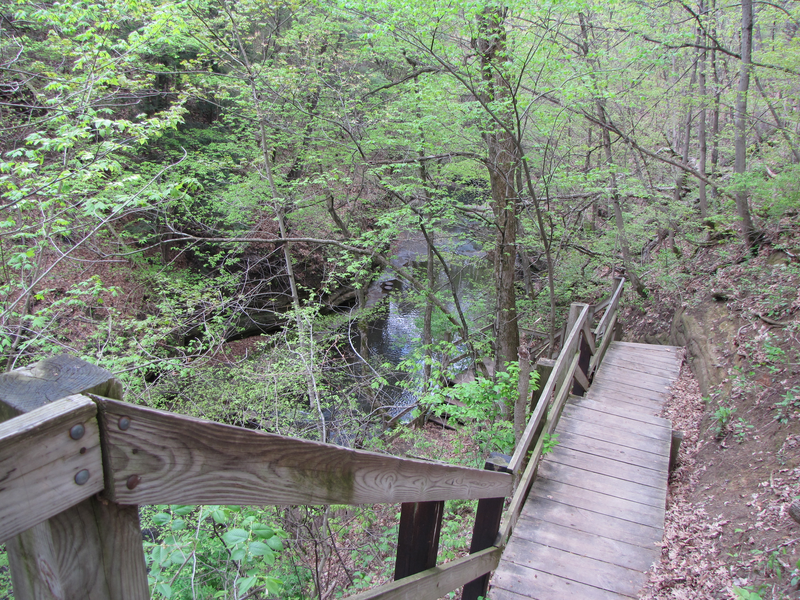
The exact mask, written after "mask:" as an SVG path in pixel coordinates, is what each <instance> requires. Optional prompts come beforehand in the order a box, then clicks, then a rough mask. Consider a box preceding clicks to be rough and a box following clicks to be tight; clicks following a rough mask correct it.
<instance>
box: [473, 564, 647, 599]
mask: <svg viewBox="0 0 800 600" xmlns="http://www.w3.org/2000/svg"><path fill="white" fill-rule="evenodd" d="M492 587H493V589H492V591H491V592H490V594H489V596H490V597H491V598H492V600H501V599H508V600H518V599H520V598H554V599H555V598H558V599H559V600H565V599H568V598H575V599H576V600H578V599H580V600H619V599H620V598H621V597H623V598H624V597H625V596H620V595H619V594H617V593H615V592H610V591H608V590H603V589H601V588H597V587H593V586H590V585H586V584H584V583H579V582H577V581H574V580H570V579H566V578H563V577H557V576H554V575H550V574H549V573H545V572H543V571H539V570H537V569H529V568H526V567H523V566H520V565H517V564H514V563H513V562H511V561H505V562H504V561H501V562H500V566H499V567H498V568H497V571H495V574H494V577H493V579H492ZM495 589H496V591H497V594H495ZM509 594H513V595H509ZM628 597H631V596H628Z"/></svg>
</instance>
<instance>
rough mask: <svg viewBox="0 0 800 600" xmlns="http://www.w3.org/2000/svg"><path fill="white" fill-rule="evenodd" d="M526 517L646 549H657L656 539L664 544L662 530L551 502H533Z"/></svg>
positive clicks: (525, 510)
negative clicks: (655, 547) (655, 546)
mask: <svg viewBox="0 0 800 600" xmlns="http://www.w3.org/2000/svg"><path fill="white" fill-rule="evenodd" d="M522 516H523V517H528V516H530V517H534V518H537V519H541V520H542V521H548V522H550V523H558V524H561V525H567V526H569V527H571V528H573V529H577V530H579V531H585V532H586V533H594V534H595V535H601V536H604V537H607V538H611V539H612V540H618V541H620V542H625V543H626V544H631V545H633V546H641V547H642V548H652V547H654V545H655V542H654V541H653V539H654V536H656V539H657V540H658V541H659V542H660V541H661V534H662V528H660V527H650V526H648V525H640V524H639V523H634V522H632V521H626V520H625V519H618V518H616V517H610V516H608V515H604V514H602V513H599V512H595V511H592V510H587V509H585V508H577V507H575V506H570V505H569V504H562V503H561V502H556V501H555V500H549V499H547V498H538V497H532V498H529V499H528V502H527V503H526V504H525V507H524V508H523V509H522Z"/></svg>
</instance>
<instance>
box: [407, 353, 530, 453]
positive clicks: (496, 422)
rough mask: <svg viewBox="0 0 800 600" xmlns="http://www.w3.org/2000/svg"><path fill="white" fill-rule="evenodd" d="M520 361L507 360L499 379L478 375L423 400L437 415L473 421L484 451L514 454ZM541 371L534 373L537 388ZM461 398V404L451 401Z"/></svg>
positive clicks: (471, 422)
mask: <svg viewBox="0 0 800 600" xmlns="http://www.w3.org/2000/svg"><path fill="white" fill-rule="evenodd" d="M518 380H519V364H518V363H507V364H506V370H505V371H500V372H499V373H497V374H496V375H495V379H494V380H491V379H487V378H484V377H478V378H476V379H475V380H474V381H471V382H468V383H460V384H457V385H455V386H453V387H450V388H442V389H438V390H434V391H431V392H429V393H428V394H427V395H426V396H424V397H423V398H421V399H420V403H421V404H423V405H425V406H427V407H428V408H429V409H430V410H431V411H432V412H433V413H434V414H437V415H439V416H442V415H445V414H447V415H449V416H451V417H453V418H455V419H458V420H462V421H465V422H467V423H470V424H472V426H473V427H474V428H475V439H476V440H477V441H478V442H479V444H480V446H481V448H482V449H483V452H484V454H487V453H489V452H502V453H506V454H508V453H511V452H513V449H514V423H513V420H509V418H511V417H510V415H513V412H514V403H515V401H516V399H517V396H518V394H517V383H518ZM537 385H538V373H536V372H533V373H532V374H531V388H530V389H532V390H535V389H537V387H536V386H537ZM449 399H454V400H457V401H458V402H459V403H461V404H453V403H450V402H448V400H449Z"/></svg>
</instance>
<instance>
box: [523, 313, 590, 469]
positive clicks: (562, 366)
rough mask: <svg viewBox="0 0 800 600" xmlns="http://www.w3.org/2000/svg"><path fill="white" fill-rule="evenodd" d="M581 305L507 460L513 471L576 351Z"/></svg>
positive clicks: (531, 440) (579, 330)
mask: <svg viewBox="0 0 800 600" xmlns="http://www.w3.org/2000/svg"><path fill="white" fill-rule="evenodd" d="M582 306H583V308H582V309H581V311H580V313H579V315H578V318H577V320H576V322H575V325H574V326H573V328H572V330H571V331H570V333H569V335H568V336H567V338H566V341H565V342H564V347H563V349H562V350H561V353H560V354H559V355H558V358H557V359H556V364H555V366H554V367H553V372H552V373H551V374H550V377H549V378H548V379H547V382H545V384H544V387H543V388H542V393H541V395H540V397H539V403H538V405H537V406H536V408H535V409H534V411H533V414H532V415H531V417H530V419H529V420H528V424H527V425H526V427H525V431H523V433H522V437H521V438H520V441H519V443H518V444H517V447H516V449H515V450H514V454H513V455H512V457H511V461H509V464H508V468H509V469H510V470H511V471H512V472H514V473H517V472H518V471H519V469H520V467H521V466H522V462H523V460H524V458H525V455H526V454H527V453H528V450H529V449H530V447H531V445H532V444H533V442H534V436H535V434H536V430H537V428H538V426H539V422H540V421H541V420H542V416H543V415H544V413H545V410H546V409H547V405H548V403H549V401H550V396H551V395H552V394H553V392H554V391H555V389H556V387H557V384H558V383H559V380H562V379H563V376H564V375H565V374H566V373H565V370H566V369H567V366H568V365H569V363H570V361H571V359H572V355H574V354H575V352H576V351H577V348H578V343H579V341H580V332H581V330H582V329H583V323H584V321H585V320H586V319H587V317H588V315H589V305H588V304H584V305H582Z"/></svg>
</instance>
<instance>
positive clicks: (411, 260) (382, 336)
mask: <svg viewBox="0 0 800 600" xmlns="http://www.w3.org/2000/svg"><path fill="white" fill-rule="evenodd" d="M435 243H436V245H437V248H438V249H439V251H440V252H441V253H442V255H443V257H444V258H445V260H447V262H448V268H449V269H450V273H451V275H452V277H453V279H454V281H455V286H456V290H457V294H458V297H459V300H460V302H461V308H462V310H463V311H464V313H465V317H466V319H467V323H468V324H469V325H470V332H471V333H473V332H474V331H475V330H477V328H478V326H477V325H476V323H477V322H478V319H479V317H481V316H482V315H483V314H484V313H486V311H487V309H486V307H487V306H491V302H492V296H493V286H492V266H491V264H490V262H489V260H488V259H487V256H486V252H485V251H483V250H482V248H481V245H480V243H478V242H475V241H472V240H470V239H468V237H467V236H466V233H465V231H464V230H458V229H453V230H450V231H449V232H448V233H447V235H446V237H444V236H442V235H440V236H439V237H438V238H437V239H436V240H435ZM427 254H428V250H427V245H426V242H425V238H424V237H423V236H422V234H421V233H419V232H407V233H405V234H404V235H402V236H401V237H400V238H399V239H398V240H397V246H396V256H395V258H394V259H393V260H392V264H393V265H394V266H397V267H403V268H405V269H407V270H413V271H414V274H415V276H416V277H417V278H418V279H419V280H421V281H425V280H426V279H427V274H426V273H427V271H426V268H427ZM434 261H435V263H434V272H435V277H436V283H437V288H438V289H439V290H440V291H441V293H440V294H439V295H440V298H441V299H442V303H443V304H444V305H445V306H446V307H447V308H448V309H452V311H453V314H455V313H456V311H455V303H454V302H453V299H452V294H451V292H450V284H449V282H448V280H447V275H446V273H445V271H444V269H443V268H442V265H441V263H440V262H439V260H438V258H436V257H434ZM376 305H377V306H379V307H380V306H381V305H383V307H384V310H383V312H381V313H379V316H378V317H377V318H376V319H374V320H372V321H371V323H370V325H369V330H368V335H367V342H368V347H369V360H370V362H371V363H372V364H378V365H380V364H386V363H388V364H390V365H392V366H393V367H397V366H398V365H399V364H400V363H401V362H402V361H404V360H407V359H409V358H411V357H412V356H413V354H414V351H415V350H417V349H419V347H420V346H421V344H422V329H423V320H424V315H425V301H424V299H423V300H420V299H419V296H418V295H417V294H414V293H413V290H412V289H411V286H410V284H408V283H406V282H405V281H403V280H402V279H400V278H399V277H398V276H397V275H396V273H394V272H393V271H391V270H387V271H384V272H383V273H382V274H381V276H380V277H379V278H378V279H377V280H376V281H375V282H373V283H372V285H371V286H370V287H369V290H368V293H367V306H368V307H375V306H376ZM436 325H437V319H436V317H434V326H433V330H434V341H436V339H437V337H438V338H439V339H441V333H440V336H437V335H436V330H437V326H436ZM440 328H441V326H440ZM359 342H360V340H359V341H356V340H354V343H356V344H358V343H359ZM459 349H460V350H461V351H462V352H463V351H466V347H459ZM468 362H469V361H468V359H463V360H462V361H461V363H463V364H461V365H457V366H461V368H462V369H466V368H467V367H468V366H469V364H468ZM417 363H418V365H419V367H420V369H419V371H420V373H419V374H418V375H417V374H409V373H408V372H406V371H402V370H397V369H394V370H393V372H392V375H391V377H389V378H387V379H388V381H389V385H388V386H384V388H383V389H382V390H381V395H380V397H379V398H378V401H379V403H380V404H381V405H383V406H387V407H390V408H388V413H389V414H391V415H392V416H396V415H397V414H400V413H401V412H403V410H404V409H405V408H407V407H408V406H410V405H413V404H415V403H416V401H417V398H416V394H415V392H414V390H415V389H419V388H421V384H422V375H421V366H422V361H421V360H418V361H417ZM404 419H405V420H408V419H410V413H409V414H407V415H406V416H405V417H404Z"/></svg>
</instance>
